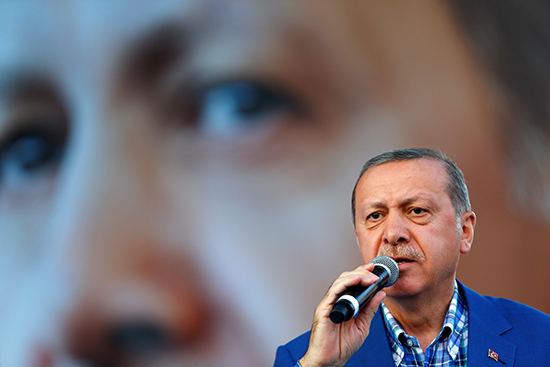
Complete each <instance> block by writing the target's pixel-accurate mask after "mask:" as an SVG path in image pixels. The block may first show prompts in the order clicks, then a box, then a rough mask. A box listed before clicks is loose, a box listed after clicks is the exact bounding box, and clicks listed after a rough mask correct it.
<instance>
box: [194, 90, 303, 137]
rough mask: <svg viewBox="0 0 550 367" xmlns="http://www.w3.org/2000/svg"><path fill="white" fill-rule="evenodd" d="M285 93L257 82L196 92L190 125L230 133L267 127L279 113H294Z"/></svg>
mask: <svg viewBox="0 0 550 367" xmlns="http://www.w3.org/2000/svg"><path fill="white" fill-rule="evenodd" d="M296 109H297V106H296V104H295V103H294V102H293V100H292V98H291V97H289V96H288V95H287V94H286V93H284V92H282V91H280V90H278V89H275V88H271V87H268V86H266V85H264V84H262V83H257V82H244V81H237V82H228V83H224V84H218V85H214V86H212V87H209V88H207V89H205V90H204V91H203V92H202V93H199V96H198V98H197V99H195V103H194V106H193V110H194V113H193V115H194V116H193V120H194V121H193V124H194V125H195V127H196V128H197V129H198V130H199V131H200V132H202V133H204V134H208V135H214V136H222V137H224V136H232V135H235V134H239V133H242V132H244V131H247V130H252V129H256V128H268V127H269V125H271V124H273V123H274V122H275V121H276V119H277V118H279V117H281V115H282V114H285V113H288V112H295V111H296Z"/></svg>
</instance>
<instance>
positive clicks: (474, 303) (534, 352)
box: [274, 283, 550, 367]
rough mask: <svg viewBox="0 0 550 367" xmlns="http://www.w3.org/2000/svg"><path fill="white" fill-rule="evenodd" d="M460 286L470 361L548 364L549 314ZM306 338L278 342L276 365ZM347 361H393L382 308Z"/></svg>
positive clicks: (379, 366)
mask: <svg viewBox="0 0 550 367" xmlns="http://www.w3.org/2000/svg"><path fill="white" fill-rule="evenodd" d="M458 287H459V291H460V292H461V293H462V295H463V296H464V299H465V300H466V304H467V305H468V314H469V334H468V335H469V336H468V365H469V366H475V367H477V366H492V367H499V366H502V367H512V366H514V367H520V366H525V367H535V366H550V316H548V315H546V314H544V313H542V312H540V311H538V310H535V309H533V308H531V307H528V306H525V305H522V304H520V303H517V302H514V301H510V300H507V299H502V298H494V297H487V296H481V295H479V294H478V293H476V292H474V291H472V290H470V289H468V288H467V287H465V286H464V285H463V284H461V283H458ZM308 344H309V332H307V333H305V334H303V335H301V336H299V337H298V338H296V339H294V340H293V341H291V342H289V343H288V344H286V345H284V346H281V347H279V348H278V349H277V356H276V358H275V365H274V366H275V367H294V365H295V364H296V361H298V360H299V359H300V358H302V356H303V355H304V354H305V352H306V350H307V347H308ZM489 349H490V350H492V351H494V352H496V353H497V354H498V359H499V362H497V361H495V360H494V359H492V358H490V357H489ZM501 362H504V364H503V363H501ZM346 366H349V367H352V366H357V367H369V366H372V367H375V366H376V367H383V366H388V367H392V366H395V364H394V362H393V359H392V354H391V351H390V347H389V344H388V341H387V337H386V330H385V326H384V320H383V318H382V316H381V311H379V312H377V313H376V315H375V316H374V318H373V320H372V323H371V329H370V333H369V336H368V337H367V339H366V340H365V342H364V343H363V345H362V346H361V348H360V349H359V350H358V351H357V353H355V354H354V355H353V356H352V357H351V359H350V360H349V361H348V363H347V364H346Z"/></svg>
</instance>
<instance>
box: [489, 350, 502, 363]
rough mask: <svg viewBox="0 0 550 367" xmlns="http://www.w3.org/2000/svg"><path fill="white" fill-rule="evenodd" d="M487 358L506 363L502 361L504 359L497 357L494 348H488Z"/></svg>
mask: <svg viewBox="0 0 550 367" xmlns="http://www.w3.org/2000/svg"><path fill="white" fill-rule="evenodd" d="M488 357H489V358H491V359H493V360H495V361H496V362H500V363H502V364H506V363H504V361H501V360H500V359H498V354H497V352H495V351H494V350H492V349H489V355H488Z"/></svg>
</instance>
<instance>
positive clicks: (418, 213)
mask: <svg viewBox="0 0 550 367" xmlns="http://www.w3.org/2000/svg"><path fill="white" fill-rule="evenodd" d="M425 212H426V211H425V210H424V209H422V208H413V209H412V210H411V213H413V214H415V215H420V214H424V213H425Z"/></svg>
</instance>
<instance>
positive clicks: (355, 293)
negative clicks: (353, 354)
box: [329, 265, 390, 324]
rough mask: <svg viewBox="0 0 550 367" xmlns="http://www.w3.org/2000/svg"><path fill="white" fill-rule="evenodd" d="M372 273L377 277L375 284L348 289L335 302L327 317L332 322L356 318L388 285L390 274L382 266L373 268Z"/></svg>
mask: <svg viewBox="0 0 550 367" xmlns="http://www.w3.org/2000/svg"><path fill="white" fill-rule="evenodd" d="M372 273H373V274H375V275H378V277H379V279H378V281H377V282H376V283H374V284H371V285H370V286H368V287H367V288H365V287H364V286H362V285H356V286H353V287H350V288H349V289H348V290H347V291H346V293H345V294H344V295H343V296H342V297H340V298H339V299H338V301H336V303H335V304H334V306H333V308H332V311H331V312H330V315H329V317H330V319H331V321H332V322H334V323H335V324H340V323H342V322H345V321H348V320H350V319H351V318H352V317H353V316H356V315H357V314H358V313H359V310H360V309H361V308H363V306H364V305H365V304H366V303H368V302H369V301H370V300H371V298H372V297H374V295H375V294H376V292H378V291H379V290H381V289H382V288H384V287H385V286H386V284H388V282H389V280H390V273H389V272H388V271H387V270H386V268H385V267H384V266H378V265H377V266H375V267H374V270H373V271H372Z"/></svg>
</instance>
